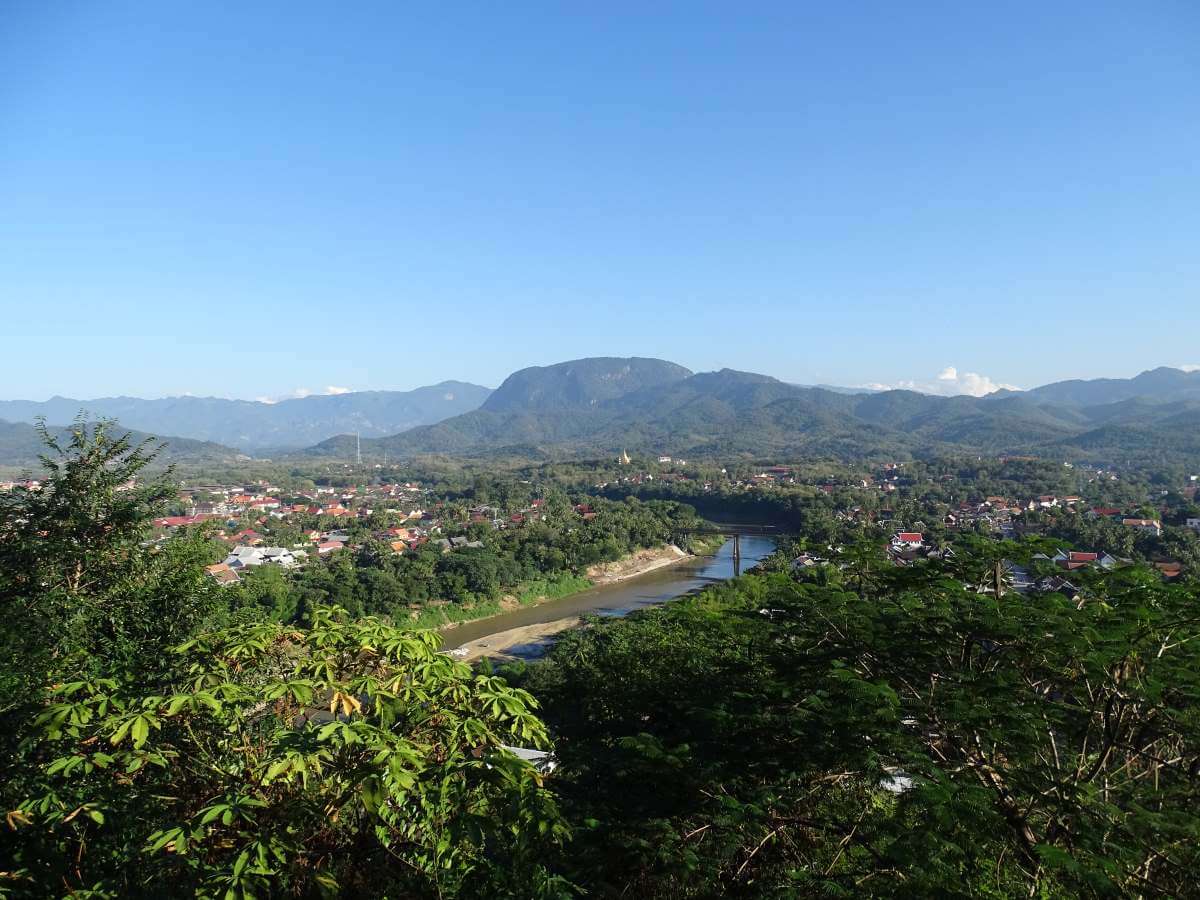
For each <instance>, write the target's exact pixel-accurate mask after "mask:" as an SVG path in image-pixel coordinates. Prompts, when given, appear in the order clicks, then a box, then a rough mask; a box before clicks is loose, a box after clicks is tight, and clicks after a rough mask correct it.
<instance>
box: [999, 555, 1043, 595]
mask: <svg viewBox="0 0 1200 900" xmlns="http://www.w3.org/2000/svg"><path fill="white" fill-rule="evenodd" d="M1003 564H1004V572H1005V575H1006V576H1007V578H1008V583H1009V586H1010V587H1011V588H1012V589H1013V590H1014V591H1016V592H1017V593H1018V594H1027V593H1029V592H1030V591H1032V590H1033V589H1034V588H1035V587H1037V582H1036V581H1035V580H1034V577H1033V575H1032V574H1031V573H1030V571H1029V570H1028V569H1026V568H1025V567H1024V566H1020V565H1017V563H1015V562H1013V561H1012V560H1008V559H1006V560H1004V563H1003Z"/></svg>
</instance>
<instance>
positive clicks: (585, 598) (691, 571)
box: [443, 537, 775, 659]
mask: <svg viewBox="0 0 1200 900" xmlns="http://www.w3.org/2000/svg"><path fill="white" fill-rule="evenodd" d="M741 545H742V548H741V549H742V570H743V571H745V570H746V569H748V568H750V567H751V566H753V565H755V564H756V563H758V561H759V560H761V559H763V558H764V557H766V556H768V555H769V554H770V553H771V552H772V551H773V550H774V549H775V541H774V540H773V539H771V538H766V537H743V538H742V539H741ZM733 575H734V564H733V541H731V540H730V541H726V542H725V544H724V545H723V546H722V547H721V548H720V549H719V550H718V551H717V553H716V555H714V556H688V557H684V558H682V559H680V561H679V562H678V563H674V564H672V565H670V566H667V567H664V568H660V569H657V570H655V571H653V572H647V573H646V574H644V575H638V576H635V577H633V578H629V579H626V580H624V581H619V582H617V583H615V584H608V585H602V586H598V587H594V588H591V589H589V590H586V591H582V592H580V593H578V594H572V595H571V596H569V597H562V598H559V599H557V600H549V601H547V602H545V603H541V604H537V605H534V606H523V607H520V608H518V609H514V610H511V611H509V612H505V613H501V614H500V615H497V616H491V617H489V618H486V619H480V620H479V621H476V622H465V623H463V624H461V625H456V626H454V627H453V628H448V629H446V630H445V631H444V632H443V635H444V637H443V647H444V648H446V649H451V648H460V650H459V652H457V653H456V654H455V655H456V656H459V657H460V658H463V659H474V658H478V657H481V656H494V657H497V658H508V659H514V658H515V659H536V658H537V657H539V656H541V655H542V654H543V653H544V652H545V651H546V649H547V648H548V647H549V646H550V645H551V644H552V643H553V641H554V636H555V635H556V634H558V633H559V632H561V631H563V630H565V629H566V628H570V627H573V626H574V625H575V624H576V623H577V622H578V620H579V618H580V617H581V616H589V615H597V616H624V615H628V614H629V613H631V612H634V611H635V610H639V609H645V608H647V607H650V606H657V605H659V604H661V603H665V602H667V601H668V600H672V599H674V598H676V597H680V596H682V595H684V594H687V593H689V592H691V591H693V590H695V589H697V588H701V587H704V586H706V585H709V584H713V583H715V582H718V581H724V580H725V579H728V578H732V577H733Z"/></svg>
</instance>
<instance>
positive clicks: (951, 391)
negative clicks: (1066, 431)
mask: <svg viewBox="0 0 1200 900" xmlns="http://www.w3.org/2000/svg"><path fill="white" fill-rule="evenodd" d="M863 387H866V388H870V389H871V390H875V391H893V390H902V391H918V392H919V393H922V394H936V395H937V396H939V397H956V396H958V395H960V394H967V395H968V396H971V397H982V396H984V395H985V394H990V393H992V392H993V391H999V390H1010V391H1019V390H1021V389H1020V388H1019V387H1017V386H1016V385H1013V384H1006V383H1004V382H1002V381H993V380H992V379H991V378H989V377H988V376H987V375H980V374H979V373H978V372H960V371H959V370H958V368H957V367H956V366H946V367H945V368H944V369H942V371H940V372H938V373H937V375H935V376H934V377H933V378H932V379H929V380H919V379H905V380H903V381H896V382H893V383H891V384H885V383H881V382H874V383H872V384H864V385H863Z"/></svg>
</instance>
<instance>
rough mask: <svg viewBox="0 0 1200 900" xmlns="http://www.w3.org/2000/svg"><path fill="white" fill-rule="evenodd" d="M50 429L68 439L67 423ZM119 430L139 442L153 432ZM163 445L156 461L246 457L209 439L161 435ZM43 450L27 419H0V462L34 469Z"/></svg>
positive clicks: (229, 460) (217, 460)
mask: <svg viewBox="0 0 1200 900" xmlns="http://www.w3.org/2000/svg"><path fill="white" fill-rule="evenodd" d="M50 431H51V433H52V434H53V435H54V436H55V437H57V438H58V439H59V440H60V441H61V440H63V439H69V437H70V428H69V426H54V427H51V429H50ZM116 432H117V433H118V434H125V433H128V434H129V440H130V442H131V443H133V444H135V445H136V444H140V443H141V442H142V441H144V440H146V439H148V438H151V437H152V436H151V435H149V434H146V433H145V432H141V431H130V430H129V429H126V428H118V429H116ZM160 440H162V441H163V442H164V443H165V444H166V446H165V447H163V448H162V452H161V454H160V455H159V458H158V459H159V461H160V462H163V463H175V462H185V461H186V462H189V463H208V464H229V463H236V462H239V461H244V460H246V459H248V458H249V457H247V456H246V455H245V454H242V453H239V452H238V451H237V450H234V449H233V448H231V447H223V446H221V445H220V444H214V443H212V442H210V441H194V440H191V439H189V438H180V437H170V438H162V439H160ZM45 450H46V447H45V445H44V444H43V443H42V438H41V435H40V434H38V431H37V428H36V427H35V426H33V425H30V424H29V423H28V422H0V465H3V466H6V467H11V468H13V469H18V470H20V469H28V470H34V469H37V468H38V456H39V454H41V453H44V452H45Z"/></svg>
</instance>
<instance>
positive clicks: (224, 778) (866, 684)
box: [0, 426, 1200, 898]
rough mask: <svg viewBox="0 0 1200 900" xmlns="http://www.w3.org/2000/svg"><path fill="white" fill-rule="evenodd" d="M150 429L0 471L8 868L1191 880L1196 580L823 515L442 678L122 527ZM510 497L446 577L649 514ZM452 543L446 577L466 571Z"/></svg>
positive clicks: (151, 485) (485, 890)
mask: <svg viewBox="0 0 1200 900" xmlns="http://www.w3.org/2000/svg"><path fill="white" fill-rule="evenodd" d="M152 457H153V450H152V448H150V447H148V446H141V447H139V446H133V445H131V444H130V443H129V442H128V441H127V440H124V439H118V438H115V437H114V436H113V435H111V434H109V433H108V432H107V431H106V430H105V428H104V426H100V427H98V428H96V429H94V430H93V429H88V428H80V429H77V430H76V431H75V432H74V433H72V434H71V435H70V437H69V439H67V440H64V441H63V442H62V443H61V444H60V443H57V442H56V441H55V440H54V439H53V437H51V444H50V446H49V448H48V459H47V462H48V464H49V469H48V471H47V472H46V474H45V476H44V478H43V484H42V487H41V489H40V490H35V491H28V490H23V489H18V490H16V491H12V492H7V493H3V494H0V603H3V609H4V616H3V618H2V619H0V640H3V643H4V646H3V649H4V651H5V659H6V660H7V663H6V666H5V668H4V670H3V679H2V680H0V748H2V751H0V752H2V758H0V764H2V765H3V771H2V773H0V774H2V775H3V780H2V786H0V795H2V797H3V802H4V806H5V811H6V817H7V821H6V823H5V824H4V825H3V826H0V827H2V828H3V830H2V831H0V858H2V859H3V860H4V865H3V866H0V891H2V892H4V893H7V894H12V895H17V896H46V895H59V896H77V897H84V896H88V897H117V896H122V897H123V896H146V897H159V896H164V895H191V894H199V895H204V896H222V897H230V898H242V897H264V896H286V895H292V896H317V895H321V894H325V895H336V894H342V895H348V896H367V897H372V896H373V897H384V896H393V897H394V896H404V897H480V898H487V897H514V898H517V897H521V898H524V897H567V896H592V897H609V896H611V897H619V896H625V897H630V896H638V897H668V898H701V897H716V896H733V897H737V896H743V897H795V896H863V895H870V896H896V897H930V896H948V897H977V896H993V897H1013V898H1016V897H1029V896H1041V897H1075V896H1083V897H1097V898H1098V897H1110V896H1144V897H1149V896H1163V897H1168V896H1171V897H1185V896H1196V894H1197V891H1196V887H1195V878H1194V875H1195V872H1196V871H1198V870H1200V856H1198V854H1200V813H1198V812H1197V809H1200V803H1198V801H1200V774H1198V773H1200V613H1198V612H1197V599H1198V597H1200V589H1198V587H1197V583H1196V582H1195V581H1193V580H1189V579H1186V578H1184V579H1181V580H1179V581H1177V582H1175V583H1165V582H1164V581H1163V580H1162V579H1160V578H1159V577H1158V574H1157V573H1156V572H1154V571H1153V570H1150V569H1148V568H1145V567H1142V566H1136V565H1135V566H1128V567H1123V568H1120V569H1117V570H1115V571H1113V572H1104V571H1100V570H1096V571H1080V572H1077V573H1074V574H1073V575H1072V578H1073V580H1074V581H1075V582H1076V583H1077V585H1078V587H1079V593H1078V594H1077V595H1075V596H1072V597H1070V598H1068V597H1067V596H1064V595H1061V594H1057V593H1047V592H1041V593H1036V592H1035V593H1030V594H1020V593H1017V592H1015V591H1012V590H1010V589H1008V587H1007V583H1006V580H1005V574H1004V572H1005V569H1004V567H1003V566H1002V565H1000V563H1001V561H1002V560H1005V559H1008V560H1015V561H1018V562H1023V563H1026V564H1029V565H1030V566H1033V565H1035V563H1034V561H1033V559H1032V556H1033V554H1034V553H1035V551H1036V550H1038V549H1041V546H1042V545H1041V544H1038V543H1036V542H1027V541H1020V542H1004V543H998V542H995V541H993V540H991V539H989V538H986V537H982V536H976V535H971V534H960V535H959V536H958V537H957V539H956V542H955V549H956V551H957V552H956V554H955V555H953V556H951V557H948V558H945V559H941V560H934V559H930V560H926V561H922V562H920V563H918V564H915V565H911V566H906V567H897V566H894V565H892V564H891V563H890V562H889V561H888V560H887V559H886V558H885V557H884V556H883V555H882V553H881V541H880V534H879V533H878V532H877V531H874V530H872V529H871V528H868V527H866V526H864V525H862V524H853V523H847V522H843V521H841V520H837V521H835V524H834V527H835V528H836V529H837V530H838V533H837V534H836V537H837V538H838V540H839V541H840V542H841V544H840V547H841V549H840V550H838V551H837V552H836V554H834V560H833V562H832V563H831V564H829V565H819V566H816V567H812V568H805V569H800V570H797V572H795V573H793V572H792V566H791V561H792V557H791V552H784V551H781V552H780V553H778V554H776V556H774V557H772V558H771V559H770V560H768V561H767V563H765V564H764V566H763V571H762V572H761V573H760V574H754V575H749V576H744V577H743V578H741V579H738V580H736V581H733V582H730V583H728V584H725V585H720V586H716V587H714V588H712V589H710V590H708V591H706V592H704V593H702V594H700V595H697V596H694V597H691V598H687V599H682V600H679V601H676V602H674V603H672V604H668V605H667V606H665V607H661V608H659V609H655V610H651V611H646V612H642V613H638V614H635V615H633V616H631V617H629V618H627V619H623V620H614V621H597V622H593V623H592V624H591V626H590V627H589V628H587V629H584V630H580V631H576V632H572V633H570V634H568V635H567V636H566V637H565V638H564V639H563V640H562V641H561V642H560V643H559V645H558V646H557V647H556V648H555V650H554V651H553V652H552V653H551V655H550V656H549V658H548V659H547V660H546V661H544V662H542V663H538V664H533V665H529V666H513V667H508V668H506V669H504V670H502V671H501V672H499V673H494V672H491V671H488V669H487V667H486V666H484V667H482V668H481V669H479V670H475V671H473V670H471V669H470V668H468V667H467V666H465V665H463V664H462V663H458V662H456V661H454V660H452V659H450V658H449V657H447V656H443V655H441V654H438V653H436V652H435V648H436V639H435V638H434V637H433V636H432V635H431V634H430V633H428V632H423V631H419V630H414V629H412V628H411V627H397V626H396V625H395V624H393V622H392V621H389V619H390V618H391V616H386V617H373V616H368V615H362V613H365V612H367V611H368V609H367V608H361V609H359V608H356V609H354V610H353V612H350V611H347V610H344V609H339V608H336V607H332V606H328V605H325V604H321V603H317V602H316V595H315V594H314V597H313V602H312V603H311V604H310V605H308V606H307V607H306V609H305V610H304V611H303V613H302V614H298V613H296V612H295V611H293V612H292V614H290V615H282V614H280V613H279V611H278V610H276V609H274V608H272V607H269V605H267V604H262V605H258V606H256V605H254V604H246V605H243V606H240V607H238V608H231V604H230V602H229V599H230V594H229V592H228V591H222V590H221V589H218V588H216V587H215V586H214V585H213V584H212V583H211V581H210V580H209V579H207V578H205V576H204V574H203V568H202V567H203V564H204V562H206V561H207V559H208V556H207V554H208V549H209V548H208V544H207V542H206V540H205V539H204V538H203V536H201V535H188V534H186V533H185V534H183V535H181V536H178V537H176V538H174V539H172V540H169V541H166V542H162V543H148V542H147V541H146V540H145V538H146V537H147V534H148V524H149V521H150V519H151V518H152V517H153V515H155V514H156V513H157V512H158V511H159V510H161V509H162V507H163V506H164V505H165V503H167V502H168V501H169V498H170V497H171V496H172V495H173V490H172V489H171V488H170V487H169V486H168V485H166V484H164V483H161V482H154V481H145V480H142V479H144V475H145V472H146V471H147V466H149V465H150V464H151V463H152V462H153V459H152ZM1035 471H1036V470H1035ZM1044 474H1045V475H1046V476H1047V477H1050V473H1049V472H1046V473H1044ZM1012 475H1013V472H1012V471H1008V472H1007V473H993V474H992V475H991V476H987V477H1010V476H1012ZM571 477H574V476H573V475H571V474H570V473H563V480H564V481H568V480H570V478H571ZM1031 477H1032V476H1031ZM1038 477H1040V476H1038ZM917 483H920V484H924V483H925V482H924V481H920V482H917V481H916V480H914V485H915V484H917ZM930 483H933V484H937V485H943V486H944V485H949V484H951V483H952V482H942V481H941V479H940V477H939V478H935V479H933V480H932V481H931V482H930ZM544 488H545V486H544V485H543V486H539V488H538V492H539V493H545V494H547V501H546V502H547V506H549V507H550V508H549V509H548V510H547V512H546V516H547V518H546V521H545V522H543V523H535V524H534V525H531V526H528V527H527V528H526V529H519V530H514V531H511V532H504V533H497V534H495V535H492V536H490V537H486V540H485V548H482V549H484V550H486V551H487V553H488V554H491V557H493V558H494V559H495V560H496V563H495V577H496V581H495V582H494V583H493V582H490V581H487V580H486V579H485V580H482V581H480V582H479V586H480V588H481V593H480V594H478V595H476V596H484V595H485V594H486V591H487V590H493V589H494V590H502V589H503V586H504V581H503V578H504V577H512V578H517V577H519V576H523V575H526V574H529V573H531V572H533V571H534V570H536V569H537V566H538V565H539V563H538V560H539V559H540V557H539V556H538V555H537V554H538V553H539V552H544V553H548V554H551V556H552V557H553V559H554V562H555V564H556V565H559V564H561V565H564V566H567V567H569V566H571V565H583V564H586V562H587V560H589V559H591V558H592V557H593V556H595V555H596V554H599V555H600V556H601V557H603V556H604V555H605V554H606V553H609V552H616V551H617V550H619V549H620V541H629V542H636V541H641V540H646V539H650V538H653V537H660V536H661V535H662V529H664V528H666V529H669V528H670V527H672V526H671V522H672V517H673V516H676V515H679V514H680V509H681V508H680V507H679V506H678V505H676V504H675V503H674V502H673V501H655V502H653V503H651V502H647V503H641V502H638V501H636V500H634V501H621V502H619V503H618V502H615V501H614V502H612V504H611V505H606V506H605V508H604V509H603V510H602V511H601V512H600V513H598V514H597V516H596V517H595V518H592V519H583V518H582V517H580V516H579V515H578V514H577V512H576V510H574V509H573V508H572V506H571V504H570V503H569V502H568V501H567V500H566V498H565V497H559V496H556V495H555V494H554V493H553V492H552V491H551V492H547V491H546V490H545V489H544ZM507 490H513V491H517V492H518V493H519V492H520V490H521V488H517V487H512V486H502V485H501V484H500V483H492V482H488V481H487V480H484V481H474V480H473V481H472V484H471V485H470V486H469V487H465V488H464V494H466V493H467V492H471V493H472V494H473V496H472V497H471V499H472V500H478V499H479V497H480V496H482V495H481V494H479V493H478V492H480V491H484V492H493V491H495V492H501V491H507ZM797 493H798V494H799V493H801V492H799V491H797ZM805 495H807V492H805ZM828 496H829V495H828V494H826V492H824V491H814V492H812V497H813V498H814V500H818V501H820V502H825V500H824V499H822V498H827V497H828ZM926 500H930V498H925V500H923V501H922V502H925V501H926ZM930 502H932V501H931V500H930ZM598 508H599V506H598ZM800 512H801V513H802V514H803V515H802V516H801V519H802V527H801V531H803V532H806V535H807V529H808V527H809V526H808V525H807V524H804V523H806V522H808V521H809V519H808V516H809V514H810V512H811V510H809V509H808V508H807V507H805V508H803V509H801V510H800ZM814 521H819V520H814ZM597 523H599V524H597ZM539 528H540V529H543V530H541V531H539V530H537V529H539ZM609 529H612V530H615V532H616V534H617V536H616V537H615V538H614V540H616V541H617V543H616V544H614V545H609V544H606V543H605V540H606V536H607V532H608V530H609ZM621 529H624V531H622V530H621ZM525 534H528V535H531V536H534V537H531V538H529V539H526V538H524V537H520V535H525ZM489 541H490V542H491V543H488V542H489ZM539 548H543V549H542V550H539ZM376 549H377V548H376ZM787 549H790V548H785V550H787ZM373 552H375V551H374V550H372V549H371V548H370V547H368V548H365V549H364V551H363V553H364V554H367V555H368V556H369V555H370V554H371V553H373ZM464 552H465V551H454V552H452V553H449V554H441V555H439V556H438V558H437V560H436V561H434V571H432V572H429V573H427V579H426V580H427V582H428V583H427V584H426V587H425V590H426V591H430V590H435V588H431V587H430V586H429V585H430V584H433V585H436V584H437V583H438V579H439V578H441V577H443V574H444V573H441V572H438V571H437V565H438V563H440V561H441V560H443V559H452V558H456V557H458V555H459V554H460V553H464ZM554 553H559V554H562V558H561V560H560V559H559V558H558V557H557V556H553V554H554ZM419 556H420V555H419V554H418V558H419ZM394 558H395V555H394V554H389V555H388V556H386V558H385V562H386V564H387V565H388V566H390V565H393V564H394V563H393V560H394ZM463 558H465V559H474V560H475V562H473V563H468V564H466V565H467V567H468V570H466V571H462V572H459V573H458V574H460V575H461V576H462V578H463V584H464V585H466V584H468V583H469V582H468V576H469V577H471V578H474V577H479V578H485V576H486V575H487V574H488V573H489V572H492V564H491V563H484V562H482V560H484V559H485V558H488V557H486V556H485V555H482V554H474V555H470V554H468V555H467V556H465V557H463ZM345 559H347V560H348V563H345V564H343V563H336V564H334V563H331V564H330V565H329V566H328V567H327V566H325V565H323V564H322V565H320V566H314V567H313V571H314V572H321V571H324V572H326V573H331V574H327V575H321V576H319V577H329V578H330V583H329V585H328V590H329V591H343V590H344V591H346V594H345V599H349V600H351V601H362V602H365V601H363V597H366V598H368V599H369V598H370V597H372V596H373V595H372V594H370V593H367V594H363V595H360V594H359V593H358V591H359V590H360V587H358V586H356V585H359V583H360V579H361V578H363V577H364V576H360V575H359V574H358V573H357V571H356V570H357V569H360V568H361V569H363V570H365V571H378V572H380V573H382V572H384V571H385V568H383V567H382V566H376V565H375V563H376V561H373V560H371V559H364V560H356V559H354V558H352V557H350V556H348V555H347V556H346V557H345ZM500 560H509V563H511V565H512V566H514V567H515V566H523V565H528V566H531V567H532V568H529V569H525V570H521V571H518V570H517V568H513V570H512V572H511V573H510V574H509V575H507V576H506V575H502V574H501V570H502V569H503V566H502V565H501V562H500ZM509 563H506V565H507V564H509ZM339 565H345V566H347V570H346V571H345V572H341V570H339V569H338V568H337V566H339ZM461 565H463V564H460V563H457V562H456V563H453V564H451V566H452V568H453V569H454V570H456V569H457V567H460V566H461ZM476 569H477V570H478V571H476ZM539 571H540V570H539ZM469 573H470V574H469ZM343 576H344V579H343ZM307 577H309V576H307V575H305V576H303V577H302V579H301V580H300V582H298V585H299V586H301V587H303V586H304V584H305V583H306V582H305V581H304V579H306V578H307ZM313 577H318V576H316V575H314V576H313ZM365 577H366V578H367V579H368V580H369V579H371V578H376V577H378V576H377V575H370V576H365ZM393 577H395V576H393ZM343 580H349V581H350V582H351V585H352V586H351V587H349V588H345V587H344V586H343V585H342V582H343ZM418 582H419V579H417V578H416V577H415V576H414V577H413V579H412V580H411V582H405V583H403V587H402V588H401V590H404V591H407V590H417V589H418V587H417V585H418ZM293 587H294V586H293V585H287V586H286V588H287V590H288V591H289V592H290V591H291V590H292V589H293ZM316 588H317V586H316V585H315V584H312V585H308V587H307V588H305V589H306V590H307V589H312V590H314V591H315V590H316ZM440 589H441V588H436V590H440ZM288 596H290V593H289V594H288ZM321 596H322V597H326V598H327V597H328V595H327V594H324V593H323V594H322V595H321ZM388 596H389V597H390V596H391V595H390V594H388ZM338 597H341V595H336V596H335V599H337V598H338ZM372 602H373V601H372ZM387 602H391V601H390V600H389V601H387ZM233 606H234V607H237V604H233ZM382 607H383V608H386V603H383V604H382ZM513 745H515V746H520V747H524V748H530V749H537V748H545V749H551V748H552V749H553V750H554V752H555V754H556V757H557V760H558V763H559V767H558V769H557V770H556V771H555V772H554V773H553V774H552V775H550V776H543V775H542V774H540V773H539V772H538V771H536V770H535V769H534V768H533V767H532V766H531V765H529V764H528V763H526V762H524V761H522V760H521V759H519V758H518V757H517V756H515V755H514V754H512V753H511V752H509V751H508V750H506V749H505V748H506V746H513Z"/></svg>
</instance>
